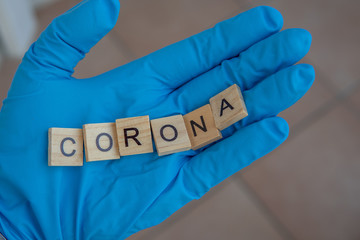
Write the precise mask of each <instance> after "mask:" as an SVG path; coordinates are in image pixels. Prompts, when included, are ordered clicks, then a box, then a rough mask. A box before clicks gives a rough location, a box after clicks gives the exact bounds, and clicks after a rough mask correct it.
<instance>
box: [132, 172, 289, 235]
mask: <svg viewBox="0 0 360 240" xmlns="http://www.w3.org/2000/svg"><path fill="white" fill-rule="evenodd" d="M215 188H216V189H212V190H211V191H210V192H209V193H207V194H206V195H205V196H204V197H203V198H202V199H200V200H197V201H192V202H190V203H189V204H188V205H186V206H185V207H184V208H182V209H181V210H179V211H178V212H176V213H175V214H173V215H172V216H171V217H170V218H169V219H167V220H166V221H165V222H163V223H162V224H160V225H158V226H156V227H153V229H151V231H149V230H145V231H148V235H146V234H142V233H141V232H140V233H139V235H134V236H133V237H132V238H129V239H131V240H135V239H156V240H165V239H166V240H168V239H172V240H183V239H187V240H196V239H207V240H218V239H244V240H246V239H249V240H250V239H283V238H282V237H281V235H279V233H278V232H277V231H276V230H275V229H274V228H273V226H272V224H270V222H269V221H268V219H267V218H266V217H265V216H264V215H263V213H262V212H261V211H260V210H259V209H258V208H257V206H256V205H255V203H254V202H252V199H251V198H249V196H248V195H247V194H246V191H245V189H244V188H242V187H241V185H239V184H237V183H235V182H234V181H231V178H230V180H227V181H225V182H223V183H222V184H220V185H219V186H217V187H215ZM184 213H185V214H184ZM141 234H142V235H141Z"/></svg>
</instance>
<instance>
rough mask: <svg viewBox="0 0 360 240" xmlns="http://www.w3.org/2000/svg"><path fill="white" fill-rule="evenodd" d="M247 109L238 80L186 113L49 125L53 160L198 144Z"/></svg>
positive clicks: (73, 162) (69, 162)
mask: <svg viewBox="0 0 360 240" xmlns="http://www.w3.org/2000/svg"><path fill="white" fill-rule="evenodd" d="M247 115H248V113H247V110H246V106H245V102H244V99H243V96H242V94H241V90H240V88H239V87H238V86H237V85H236V84H234V85H232V86H231V87H229V88H227V89H225V90H224V91H222V92H221V93H219V94H217V95H216V96H214V97H212V98H211V99H210V104H206V105H205V106H202V107H200V108H198V109H196V110H194V111H192V112H190V113H188V114H186V115H184V116H182V115H175V116H170V117H164V118H158V119H153V120H150V119H149V116H140V117H130V118H122V119H117V120H116V122H115V123H96V124H85V125H84V126H83V129H74V128H50V129H49V150H48V151H49V158H48V165H49V166H83V143H84V145H85V156H86V162H93V161H101V160H114V159H119V158H120V157H121V156H127V155H134V154H142V153H151V152H153V151H154V150H153V142H152V138H153V139H154V141H155V146H156V150H157V153H158V155H159V156H163V155H167V154H171V153H176V152H181V151H187V150H189V149H193V150H196V149H199V148H201V147H204V146H206V145H208V144H210V143H212V142H214V141H216V140H219V139H221V138H222V135H221V132H220V131H221V130H223V129H225V128H227V127H229V126H230V125H232V124H234V123H235V122H237V121H240V120H241V119H243V118H244V117H246V116H247Z"/></svg>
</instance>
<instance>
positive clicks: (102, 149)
mask: <svg viewBox="0 0 360 240" xmlns="http://www.w3.org/2000/svg"><path fill="white" fill-rule="evenodd" d="M83 132H84V143H85V155H86V161H87V162H93V161H100V160H110V159H119V158H120V153H119V146H118V143H117V135H116V128H115V123H96V124H85V125H84V126H83Z"/></svg>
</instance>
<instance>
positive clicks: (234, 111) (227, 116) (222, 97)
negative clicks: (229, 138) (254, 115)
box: [210, 84, 248, 130]
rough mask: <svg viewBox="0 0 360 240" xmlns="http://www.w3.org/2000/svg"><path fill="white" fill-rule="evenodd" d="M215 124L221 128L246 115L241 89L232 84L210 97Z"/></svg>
mask: <svg viewBox="0 0 360 240" xmlns="http://www.w3.org/2000/svg"><path fill="white" fill-rule="evenodd" d="M210 105H211V109H212V112H213V114H214V119H215V125H216V127H217V128H218V129H219V130H223V129H225V128H227V127H229V126H230V125H232V124H234V123H236V122H237V121H240V120H241V119H243V118H244V117H246V116H247V115H248V113H247V110H246V106H245V102H244V99H243V96H242V94H241V90H240V88H239V86H238V85H236V84H234V85H232V86H231V87H229V88H227V89H225V90H224V91H222V92H221V93H219V94H217V95H216V96H214V97H212V98H210Z"/></svg>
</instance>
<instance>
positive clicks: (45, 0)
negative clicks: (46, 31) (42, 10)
mask: <svg viewBox="0 0 360 240" xmlns="http://www.w3.org/2000/svg"><path fill="white" fill-rule="evenodd" d="M56 1H58V0H31V2H33V4H34V6H35V7H41V6H43V5H45V6H46V5H47V4H49V3H54V2H56Z"/></svg>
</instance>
